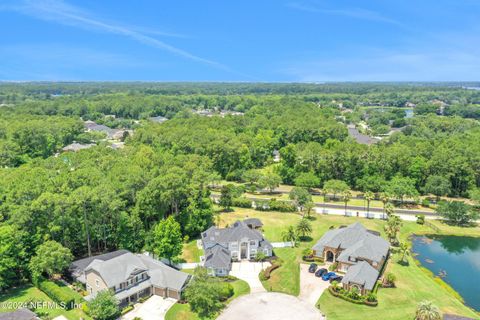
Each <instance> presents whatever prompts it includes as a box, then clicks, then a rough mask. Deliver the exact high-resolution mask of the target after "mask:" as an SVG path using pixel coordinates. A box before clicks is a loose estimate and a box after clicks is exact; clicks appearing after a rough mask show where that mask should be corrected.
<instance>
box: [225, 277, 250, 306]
mask: <svg viewBox="0 0 480 320" xmlns="http://www.w3.org/2000/svg"><path fill="white" fill-rule="evenodd" d="M231 284H232V287H233V291H234V292H233V296H231V297H230V299H228V301H227V303H229V302H230V301H232V300H234V299H236V298H238V297H240V296H243V295H244V294H249V293H250V286H249V285H248V283H247V282H245V281H243V280H237V281H234V282H232V283H231Z"/></svg>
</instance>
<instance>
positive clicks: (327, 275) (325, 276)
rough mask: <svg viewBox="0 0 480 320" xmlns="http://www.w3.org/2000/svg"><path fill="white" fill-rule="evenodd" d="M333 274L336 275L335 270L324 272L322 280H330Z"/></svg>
mask: <svg viewBox="0 0 480 320" xmlns="http://www.w3.org/2000/svg"><path fill="white" fill-rule="evenodd" d="M333 276H336V274H335V272H328V273H324V274H323V276H322V280H323V281H328V280H330V278H331V277H333Z"/></svg>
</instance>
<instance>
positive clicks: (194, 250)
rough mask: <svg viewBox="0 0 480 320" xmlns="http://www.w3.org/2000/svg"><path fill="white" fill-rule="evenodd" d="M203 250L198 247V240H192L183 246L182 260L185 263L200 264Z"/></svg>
mask: <svg viewBox="0 0 480 320" xmlns="http://www.w3.org/2000/svg"><path fill="white" fill-rule="evenodd" d="M202 255H203V250H202V249H199V248H198V247H197V240H196V239H194V240H191V241H189V242H187V243H184V244H183V249H182V255H181V256H180V259H181V260H182V261H184V262H200V256H202Z"/></svg>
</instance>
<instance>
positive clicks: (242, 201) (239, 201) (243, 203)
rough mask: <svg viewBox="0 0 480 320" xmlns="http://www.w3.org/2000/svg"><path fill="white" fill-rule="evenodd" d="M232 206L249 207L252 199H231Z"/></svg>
mask: <svg viewBox="0 0 480 320" xmlns="http://www.w3.org/2000/svg"><path fill="white" fill-rule="evenodd" d="M232 206H234V207H239V208H251V207H252V200H249V199H247V198H235V199H233V200H232Z"/></svg>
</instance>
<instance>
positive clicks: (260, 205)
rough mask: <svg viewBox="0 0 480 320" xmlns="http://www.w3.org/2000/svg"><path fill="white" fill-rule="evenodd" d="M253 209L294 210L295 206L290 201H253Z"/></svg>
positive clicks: (295, 209)
mask: <svg viewBox="0 0 480 320" xmlns="http://www.w3.org/2000/svg"><path fill="white" fill-rule="evenodd" d="M255 206H256V207H255V210H258V211H280V212H296V211H297V208H296V207H295V205H293V204H292V203H290V202H287V201H277V200H275V199H272V200H270V201H255Z"/></svg>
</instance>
